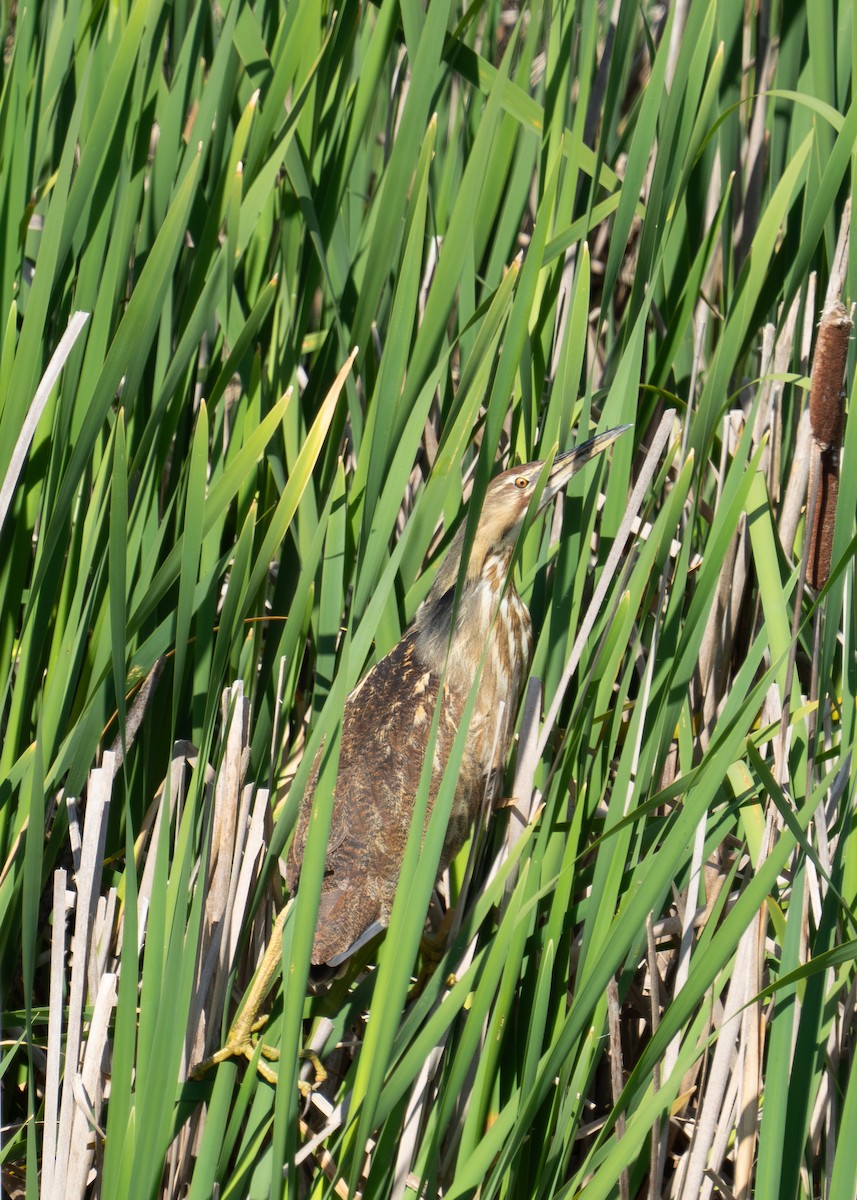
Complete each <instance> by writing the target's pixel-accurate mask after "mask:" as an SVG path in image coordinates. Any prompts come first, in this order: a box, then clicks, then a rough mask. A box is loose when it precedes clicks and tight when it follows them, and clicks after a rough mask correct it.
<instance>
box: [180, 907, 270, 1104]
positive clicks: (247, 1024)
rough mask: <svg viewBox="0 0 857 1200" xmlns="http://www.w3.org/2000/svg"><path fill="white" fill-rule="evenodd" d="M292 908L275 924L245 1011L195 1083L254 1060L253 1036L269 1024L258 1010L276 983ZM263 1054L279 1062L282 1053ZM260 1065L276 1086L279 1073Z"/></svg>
mask: <svg viewBox="0 0 857 1200" xmlns="http://www.w3.org/2000/svg"><path fill="white" fill-rule="evenodd" d="M290 907H291V905H290V904H287V905H286V907H285V908H284V909H283V910H282V911H281V912H280V914H279V916H278V917H277V919H276V921H275V922H274V927H273V929H272V930H271V937H270V940H269V942H268V945H267V946H266V947H265V954H264V956H263V958H262V963H261V965H260V967H259V970H258V971H257V972H256V974H255V976H254V978H253V983H252V984H251V986H250V991H249V992H248V993H247V999H246V1001H245V1003H244V1007H243V1008H242V1009H241V1011H240V1013H239V1014H238V1016H237V1017H236V1018H235V1021H234V1022H233V1025H232V1028H231V1029H230V1030H229V1035H228V1036H227V1038H226V1044H225V1045H224V1046H222V1047H221V1049H220V1050H218V1051H216V1052H215V1053H214V1054H212V1056H211V1058H206V1059H205V1060H204V1061H203V1062H201V1063H199V1064H198V1065H197V1066H196V1067H194V1069H193V1070H192V1071H191V1078H192V1079H201V1078H202V1076H203V1075H204V1074H205V1073H206V1071H208V1070H210V1069H211V1067H214V1066H217V1064H218V1063H221V1062H225V1061H226V1059H227V1058H242V1057H243V1058H247V1059H252V1058H253V1055H254V1054H255V1052H256V1043H255V1042H254V1040H253V1035H254V1034H256V1033H258V1032H259V1030H260V1029H262V1028H263V1027H264V1025H265V1024H266V1022H267V1020H268V1018H267V1016H262V1017H260V1016H259V1010H260V1008H261V1007H262V1005H263V1004H264V1002H265V998H266V997H267V995H268V992H269V991H270V990H271V984H272V983H273V982H274V978H275V976H276V974H277V972H278V971H279V969H280V959H281V958H282V950H283V926H284V925H285V923H286V917H287V916H288V914H289V909H290ZM261 1052H262V1054H263V1055H264V1056H265V1058H267V1059H268V1060H269V1061H276V1059H277V1058H278V1057H279V1051H277V1050H275V1049H274V1048H273V1047H272V1046H263V1047H262V1051H261ZM257 1065H258V1070H259V1074H260V1075H261V1076H262V1078H263V1079H266V1080H267V1081H268V1082H269V1083H276V1082H277V1076H276V1072H274V1071H272V1070H271V1068H270V1067H268V1066H266V1065H265V1064H264V1063H263V1062H262V1061H261V1059H260V1060H259V1063H258V1064H257Z"/></svg>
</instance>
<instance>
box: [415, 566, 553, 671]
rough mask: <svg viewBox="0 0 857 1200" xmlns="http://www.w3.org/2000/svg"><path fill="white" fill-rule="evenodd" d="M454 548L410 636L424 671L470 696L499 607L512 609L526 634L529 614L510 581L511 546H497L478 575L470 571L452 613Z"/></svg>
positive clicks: (455, 577) (494, 631)
mask: <svg viewBox="0 0 857 1200" xmlns="http://www.w3.org/2000/svg"><path fill="white" fill-rule="evenodd" d="M454 548H455V547H454V546H453V547H452V548H451V552H450V554H448V555H447V561H446V562H445V563H444V564H443V568H442V569H441V572H439V573H438V576H437V578H436V579H435V581H434V584H433V585H432V588H431V590H430V592H429V594H428V596H427V597H426V599H425V601H424V602H423V604H422V605H421V606H420V609H419V611H418V612H417V615H416V618H415V620H414V634H415V638H416V644H417V650H418V652H419V654H420V657H421V658H422V660H423V662H424V663H425V664H426V666H427V667H429V668H430V669H431V670H432V671H435V672H436V673H437V674H443V673H445V676H446V678H447V680H448V681H450V682H451V683H452V686H454V687H459V688H464V689H467V690H469V688H470V686H471V685H472V683H473V679H474V678H475V674H476V671H477V670H478V667H479V663H480V660H481V659H482V656H483V652H484V651H485V648H486V645H489V644H490V643H491V642H492V641H493V639H494V638H495V637H496V636H497V623H498V613H500V606H501V603H503V604H504V605H511V606H512V607H513V609H514V614H515V618H516V619H517V620H521V619H524V620H525V621H526V623H527V632H528V631H529V613H528V612H527V610H526V607H525V606H524V603H523V601H522V600H521V599H520V597H519V596H518V594H517V592H516V591H515V585H514V582H513V580H512V579H511V577H510V575H509V564H510V562H511V558H512V550H513V546H512V545H511V544H510V543H501V544H500V545H499V546H497V547H496V548H493V549H491V550H489V551H488V552H487V553H486V554H484V555H483V556H482V562H481V564H480V567H479V570H478V573H476V574H471V572H470V571H468V573H467V577H466V578H465V580H464V584H463V586H462V589H461V594H460V597H459V601H458V606H457V608H456V605H455V588H456V583H457V580H458V574H459V564H460V562H461V552H460V548H459V551H458V554H457V555H455V558H454V561H453V562H450V561H449V559H450V558H452V550H453V549H454ZM471 561H472V559H471ZM522 614H523V617H522ZM501 616H502V614H501ZM453 618H454V621H453ZM503 636H504V637H505V634H503Z"/></svg>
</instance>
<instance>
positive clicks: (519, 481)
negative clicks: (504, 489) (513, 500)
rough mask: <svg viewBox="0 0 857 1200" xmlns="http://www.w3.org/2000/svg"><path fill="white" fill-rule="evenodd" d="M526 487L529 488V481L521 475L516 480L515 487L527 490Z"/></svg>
mask: <svg viewBox="0 0 857 1200" xmlns="http://www.w3.org/2000/svg"><path fill="white" fill-rule="evenodd" d="M526 486H527V480H526V479H525V477H524V476H523V475H519V476H518V478H517V479H516V480H515V487H519V488H525V487H526Z"/></svg>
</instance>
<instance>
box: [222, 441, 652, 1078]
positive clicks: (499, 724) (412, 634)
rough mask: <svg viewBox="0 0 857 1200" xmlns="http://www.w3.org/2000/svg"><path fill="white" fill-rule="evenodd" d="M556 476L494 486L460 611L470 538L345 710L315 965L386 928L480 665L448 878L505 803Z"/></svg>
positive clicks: (258, 990)
mask: <svg viewBox="0 0 857 1200" xmlns="http://www.w3.org/2000/svg"><path fill="white" fill-rule="evenodd" d="M627 428H629V426H627V425H624V426H622V427H620V428H618V429H609V430H607V431H606V432H605V433H601V434H598V435H597V436H596V437H594V438H592V439H590V440H589V441H587V442H584V443H583V444H582V445H580V446H576V447H575V448H574V449H573V450H568V451H566V452H565V453H564V454H560V455H558V456H557V457H556V459H555V460H554V463H553V465H552V467H551V468H550V471H549V473H548V475H547V478H546V481H545V484H544V488H543V491H542V495H541V498H540V500H539V504H538V510H539V511H540V510H541V509H543V508H545V507H546V506H547V505H548V504H549V503H550V501H551V500H552V499H553V498H554V497H555V496H556V495H557V494H558V493H559V492H560V491H562V489H563V488H564V487H565V486H566V484H567V483H568V482H569V480H570V479H571V477H572V476H573V475H574V474H575V473H576V472H577V471H578V470H579V469H580V468H581V467H582V466H583V465H584V464H585V463H587V462H589V461H590V459H592V458H593V457H594V456H595V455H596V454H600V453H601V451H602V450H605V449H606V448H607V447H608V446H609V445H611V444H612V443H613V442H614V441H615V440H616V438H617V437H619V435H620V434H621V433H623V432H624V431H625V430H626V429H627ZM544 466H545V464H544V462H532V463H526V464H525V465H524V466H521V467H513V468H512V469H511V470H508V471H504V472H503V473H502V474H500V475H498V476H497V477H496V478H495V479H493V480H492V482H491V483H490V485H489V487H488V490H487V492H486V495H485V500H484V503H483V506H482V512H481V514H480V517H479V522H478V524H477V527H476V531H475V535H474V538H473V545H472V547H471V551H470V556H469V558H468V562H467V571H466V575H465V577H464V580H463V586H462V587H461V589H460V595H459V598H458V603H457V605H456V602H455V593H456V583H457V580H458V576H459V570H460V566H461V558H462V553H463V549H464V539H465V531H466V526H465V525H462V527H461V528H460V529H459V530H458V532H457V534H456V536H455V537H454V538H453V541H452V543H451V545H450V548H449V551H448V553H447V555H446V558H445V560H444V562H443V565H442V567H441V569H440V571H439V572H438V575H437V578H436V579H435V581H434V583H433V584H432V587H431V590H430V591H429V594H428V596H427V597H426V599H425V601H424V602H423V604H422V605H421V607H420V608H419V610H418V612H417V614H416V617H415V619H414V622H413V624H412V625H411V626H410V628H409V629H408V630H407V631H406V633H405V635H404V637H403V638H402V639H401V641H400V642H399V643H398V644H397V645H396V646H394V647H393V649H392V650H391V651H390V653H389V654H388V655H387V656H386V657H385V658H383V659H381V661H380V662H378V663H376V664H375V666H374V667H372V669H371V670H370V671H369V672H368V674H367V675H366V676H365V677H364V678H363V680H362V681H361V682H360V683H359V684H358V685H357V687H356V688H355V689H354V691H353V692H351V694H350V695H349V697H348V699H347V700H346V703H345V711H344V713H343V718H342V742H341V746H340V755H339V765H338V771H337V778H336V785H335V788H334V804H333V816H332V819H331V823H330V833H329V837H328V844H327V857H326V862H325V874H324V880H323V883H322V891H321V899H320V904H319V912H318V921H317V926H316V932H315V938H314V941H313V948H312V961H313V963H314V964H321V963H327V964H329V965H331V966H335V965H337V964H339V963H340V962H342V961H343V960H344V959H345V958H347V957H348V956H349V955H350V954H351V953H352V952H353V951H354V950H356V949H357V947H358V946H360V945H362V944H363V943H364V942H365V941H366V940H367V939H368V938H369V937H371V936H373V935H374V933H376V932H377V931H379V930H380V929H383V928H385V927H386V926H387V924H388V922H389V918H390V909H391V908H392V904H393V897H394V896H395V892H396V885H397V883H398V880H399V874H400V870H401V865H402V859H403V856H404V852H405V845H406V842H407V838H408V830H409V828H410V824H411V818H412V815H413V811H414V801H415V797H416V794H417V789H418V787H419V782H420V775H421V772H422V769H423V762H424V760H425V756H426V752H427V749H428V745H429V739H430V733H431V728H432V723H433V716H434V711H435V706H436V704H437V703H438V697H439V693H440V689H441V686H442V687H443V694H442V696H440V706H441V711H440V714H439V722H438V728H437V733H436V740H435V748H434V761H433V764H432V775H431V780H430V784H429V796H428V804H427V813H426V821H428V818H429V816H430V815H431V811H432V806H433V804H434V801H435V799H436V797H437V793H438V789H439V787H440V783H441V779H442V777H443V772H444V768H445V766H446V763H447V760H448V758H449V754H450V750H451V747H452V743H453V740H454V737H455V733H456V731H457V729H458V727H459V725H460V724H461V720H462V713H463V712H464V709H465V705H466V703H467V700H468V697H469V695H470V692H471V689H472V688H473V686H474V683H475V682H476V675H477V671H478V670H479V667H480V664H481V675H480V677H479V680H478V682H476V697H475V707H474V710H473V713H472V717H471V721H470V727H469V730H468V735H467V743H466V748H465V753H464V757H463V759H462V762H461V766H460V770H459V773H458V779H457V783H456V787H455V793H454V799H453V804H452V811H451V814H450V819H449V827H448V830H447V833H446V838H445V841H444V845H443V851H442V855H441V861H440V870H441V871H442V870H443V869H445V868H446V867H447V866H448V865H449V863H450V862H451V861H452V859H453V858H454V857H455V856H456V854H457V853H458V851H459V850H460V849H461V847H462V846H463V844H464V842H465V841H466V839H467V836H468V833H469V830H470V826H471V824H472V822H473V819H474V817H475V816H476V814H477V812H478V810H479V807H480V805H481V804H482V803H483V801H484V800H486V799H491V798H493V797H494V796H495V795H496V791H497V788H498V787H499V785H500V782H501V779H502V774H503V769H504V766H505V763H506V759H507V757H508V752H509V746H510V743H511V739H512V734H513V730H514V722H515V715H516V712H517V707H518V702H519V700H520V697H521V690H522V687H523V683H524V680H525V678H526V675H527V672H528V670H529V665H530V658H531V654H532V624H531V621H530V614H529V611H528V610H527V607H526V605H525V604H524V602H523V600H522V599H521V597H520V596H519V595H518V593H517V592H516V591H515V587H514V583H513V582H512V579H511V578H510V577H509V576H510V572H509V566H510V562H511V557H512V553H513V551H514V548H515V543H516V541H517V538H518V534H519V532H520V529H521V526H522V524H523V521H524V518H525V516H526V513H527V510H528V508H529V505H530V500H531V498H532V496H533V495H534V491H535V489H536V485H537V482H538V480H539V478H540V477H541V474H542V469H543V468H544ZM453 618H454V628H453ZM319 757H320V756H319ZM318 766H319V764H318V761H316V764H315V766H314V768H313V773H312V775H311V777H310V781H309V784H308V787H307V791H306V794H305V795H304V797H303V801H302V804H301V809H300V814H299V817H298V822H297V828H296V830H295V836H294V838H293V840H292V845H291V849H290V851H289V856H288V863H287V871H286V883H287V886H288V888H289V891H290V892H291V893H292V894H294V892H295V889H296V888H297V885H298V882H299V879H300V874H301V866H302V862H303V855H304V850H305V847H306V840H307V832H308V828H309V823H310V816H311V812H312V805H313V798H314V795H315V788H316V783H317V779H318ZM282 919H283V918H282V914H281V917H280V919H278V921H277V924H276V927H275V931H274V935H273V936H272V939H271V944H270V945H269V948H268V952H267V953H266V955H265V960H264V962H263V964H262V966H261V967H260V970H259V972H258V974H257V978H256V980H255V982H254V986H253V989H252V991H251V995H250V996H248V998H247V1003H246V1004H245V1007H244V1011H243V1013H242V1015H241V1017H239V1019H238V1020H237V1021H236V1024H235V1025H234V1026H233V1029H232V1032H231V1034H230V1037H229V1043H228V1045H227V1046H226V1047H225V1048H224V1050H222V1051H220V1052H219V1053H218V1054H217V1055H215V1057H214V1059H213V1060H210V1061H209V1062H208V1063H205V1064H203V1065H202V1067H201V1068H200V1069H199V1070H204V1069H205V1068H206V1067H207V1066H209V1065H210V1063H211V1062H217V1061H221V1059H222V1058H224V1057H226V1056H227V1055H229V1054H235V1053H244V1054H248V1055H249V1054H250V1053H252V1047H251V1045H250V1031H251V1027H252V1026H253V1022H254V1021H255V1018H256V1015H257V1013H258V1010H259V1007H260V1004H261V1001H262V1000H263V999H264V995H265V993H266V992H267V989H268V987H269V985H270V982H271V978H272V976H273V974H274V973H275V971H276V969H277V966H278V963H279V941H280V934H281V930H282Z"/></svg>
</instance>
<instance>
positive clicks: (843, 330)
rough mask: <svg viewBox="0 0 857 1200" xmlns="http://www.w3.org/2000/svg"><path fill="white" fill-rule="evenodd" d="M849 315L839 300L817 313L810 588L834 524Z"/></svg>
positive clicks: (825, 559) (829, 548)
mask: <svg viewBox="0 0 857 1200" xmlns="http://www.w3.org/2000/svg"><path fill="white" fill-rule="evenodd" d="M850 335H851V318H850V317H849V316H848V312H847V310H846V308H845V306H844V305H843V304H841V303H840V302H839V301H838V300H837V301H836V302H835V303H833V304H831V305H830V307H829V308H828V309H826V311H825V312H824V313H823V314H822V318H821V322H820V324H819V327H818V341H817V342H816V345H815V358H814V359H813V363H812V386H811V388H810V393H809V421H810V426H811V427H812V436H813V441H814V442H815V445H816V447H817V449H816V451H815V453H816V455H817V456H818V457H817V460H816V463H815V464H814V467H813V469H812V471H811V472H810V488H811V489H813V490H814V491H815V497H814V498H813V496H812V495H810V502H809V509H808V512H809V514H811V517H812V525H811V528H810V530H809V560H808V562H807V572H806V575H807V579H808V581H809V583H810V585H811V586H812V587H814V588H821V587H824V585H825V583H827V578H828V576H829V574H830V560H831V557H832V554H833V527H834V522H835V519H836V500H837V497H838V496H839V447H840V446H841V444H842V424H843V421H844V417H845V410H844V394H843V390H842V380H843V376H844V374H845V360H846V358H847V356H848V339H849V337H850Z"/></svg>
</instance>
